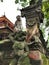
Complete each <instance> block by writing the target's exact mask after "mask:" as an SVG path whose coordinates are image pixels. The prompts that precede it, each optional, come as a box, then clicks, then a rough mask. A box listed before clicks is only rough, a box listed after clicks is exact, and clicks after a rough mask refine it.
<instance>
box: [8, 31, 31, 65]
mask: <svg viewBox="0 0 49 65" xmlns="http://www.w3.org/2000/svg"><path fill="white" fill-rule="evenodd" d="M9 39H10V40H11V41H12V43H13V49H14V54H15V57H14V59H13V60H12V61H11V63H10V64H9V65H15V64H16V65H23V60H24V59H25V58H27V57H28V54H29V48H28V45H27V43H26V40H25V39H26V32H23V31H18V32H16V33H14V37H13V34H10V35H9ZM28 59H29V58H28ZM15 61H16V62H15ZM13 63H14V64H13ZM24 63H25V62H24ZM24 65H26V64H24ZM29 65H30V64H29Z"/></svg>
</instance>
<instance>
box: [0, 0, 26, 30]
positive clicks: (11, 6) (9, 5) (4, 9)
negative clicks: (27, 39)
mask: <svg viewBox="0 0 49 65" xmlns="http://www.w3.org/2000/svg"><path fill="white" fill-rule="evenodd" d="M17 9H22V6H21V5H20V4H15V0H3V2H1V0H0V17H1V16H3V15H5V16H6V17H7V18H8V19H9V20H10V21H11V22H13V23H15V21H16V16H17V15H21V12H20V11H19V10H17ZM21 20H22V27H23V29H25V28H26V27H25V18H21Z"/></svg>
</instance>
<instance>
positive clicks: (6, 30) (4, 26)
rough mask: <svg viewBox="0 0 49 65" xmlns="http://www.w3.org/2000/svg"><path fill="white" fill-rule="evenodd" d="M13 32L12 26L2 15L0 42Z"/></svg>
mask: <svg viewBox="0 0 49 65" xmlns="http://www.w3.org/2000/svg"><path fill="white" fill-rule="evenodd" d="M13 31H14V24H13V23H12V22H11V21H10V20H9V19H8V18H7V17H6V16H5V15H4V16H2V17H0V40H2V39H7V37H8V35H9V34H10V33H12V32H13Z"/></svg>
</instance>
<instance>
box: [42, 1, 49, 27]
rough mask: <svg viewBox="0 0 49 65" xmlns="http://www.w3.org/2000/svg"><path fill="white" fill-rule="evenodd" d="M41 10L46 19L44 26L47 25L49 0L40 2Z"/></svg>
mask: <svg viewBox="0 0 49 65" xmlns="http://www.w3.org/2000/svg"><path fill="white" fill-rule="evenodd" d="M42 11H43V13H44V17H45V18H46V19H47V23H46V26H49V1H45V2H43V3H42Z"/></svg>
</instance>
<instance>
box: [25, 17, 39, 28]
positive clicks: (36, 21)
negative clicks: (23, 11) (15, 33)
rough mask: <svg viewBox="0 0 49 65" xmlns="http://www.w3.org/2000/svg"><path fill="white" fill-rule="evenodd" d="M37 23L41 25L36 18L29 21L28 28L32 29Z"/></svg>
mask: <svg viewBox="0 0 49 65" xmlns="http://www.w3.org/2000/svg"><path fill="white" fill-rule="evenodd" d="M36 23H37V24H38V23H39V17H34V18H30V19H27V22H26V27H27V28H28V29H32V28H33V27H34V26H35V24H36Z"/></svg>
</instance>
